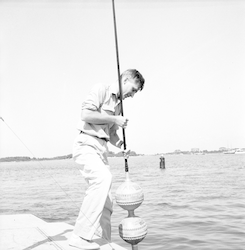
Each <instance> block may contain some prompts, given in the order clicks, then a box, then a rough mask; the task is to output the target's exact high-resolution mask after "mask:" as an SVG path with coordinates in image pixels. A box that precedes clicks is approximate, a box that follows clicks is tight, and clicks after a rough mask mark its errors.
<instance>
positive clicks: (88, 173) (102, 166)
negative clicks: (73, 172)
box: [73, 134, 113, 241]
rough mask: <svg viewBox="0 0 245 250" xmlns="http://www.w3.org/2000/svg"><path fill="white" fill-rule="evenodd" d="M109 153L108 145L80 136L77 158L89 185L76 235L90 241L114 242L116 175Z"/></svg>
mask: <svg viewBox="0 0 245 250" xmlns="http://www.w3.org/2000/svg"><path fill="white" fill-rule="evenodd" d="M107 150H108V149H107V145H106V141H104V140H101V139H98V138H96V137H91V136H88V135H86V134H80V135H79V136H78V137H77V138H76V140H75V143H74V148H73V158H74V160H75V162H76V163H78V164H79V166H80V169H81V173H82V175H83V177H84V178H85V180H86V182H87V183H88V188H87V190H86V193H85V197H84V200H83V203H82V206H81V209H80V212H79V215H78V218H77V220H76V224H75V227H74V233H75V234H76V235H78V236H80V237H82V238H84V239H87V240H91V239H92V238H93V236H94V235H98V236H99V237H103V238H104V239H106V240H108V241H111V214H112V211H113V208H112V206H113V202H112V196H111V184H112V175H111V172H110V166H109V164H108V161H107V157H106V153H107Z"/></svg>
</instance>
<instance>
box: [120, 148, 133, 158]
mask: <svg viewBox="0 0 245 250" xmlns="http://www.w3.org/2000/svg"><path fill="white" fill-rule="evenodd" d="M130 152H131V151H130V149H129V150H128V151H124V150H123V151H122V153H123V157H124V158H125V159H128V157H129V155H130Z"/></svg>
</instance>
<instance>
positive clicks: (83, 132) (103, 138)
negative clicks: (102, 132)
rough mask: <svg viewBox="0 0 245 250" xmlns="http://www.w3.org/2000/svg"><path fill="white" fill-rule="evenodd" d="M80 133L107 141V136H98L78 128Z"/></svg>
mask: <svg viewBox="0 0 245 250" xmlns="http://www.w3.org/2000/svg"><path fill="white" fill-rule="evenodd" d="M80 134H85V135H88V136H92V137H95V138H96V139H101V140H104V141H106V142H107V141H109V139H108V138H105V137H100V136H97V135H93V134H89V133H88V132H85V131H82V130H80Z"/></svg>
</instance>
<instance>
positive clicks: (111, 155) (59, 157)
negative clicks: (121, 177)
mask: <svg viewBox="0 0 245 250" xmlns="http://www.w3.org/2000/svg"><path fill="white" fill-rule="evenodd" d="M129 155H130V156H137V155H138V154H136V153H135V152H134V151H130V154H129ZM122 156H123V153H122V152H119V153H114V152H112V151H109V154H108V157H122ZM70 158H72V154H68V155H63V156H56V157H52V158H35V157H34V158H31V157H29V156H14V157H4V158H0V162H11V161H47V160H65V159H70Z"/></svg>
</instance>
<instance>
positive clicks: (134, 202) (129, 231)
mask: <svg viewBox="0 0 245 250" xmlns="http://www.w3.org/2000/svg"><path fill="white" fill-rule="evenodd" d="M143 200H144V194H143V191H142V189H141V187H140V186H139V185H138V184H136V183H134V182H132V181H131V180H130V179H129V175H128V172H126V180H125V181H124V183H122V184H121V185H120V186H119V187H118V189H117V191H116V202H117V204H118V205H119V206H120V207H122V208H123V209H125V210H127V211H128V217H126V218H125V219H123V220H122V221H121V223H120V225H119V235H120V237H121V238H122V239H123V240H125V241H126V242H128V243H129V244H131V245H132V249H134V250H136V249H138V248H137V244H138V243H139V242H141V241H142V240H143V239H144V238H145V236H146V235H147V225H146V223H145V221H144V220H143V219H141V218H140V217H138V216H135V214H134V210H135V209H136V208H138V207H139V206H140V205H141V203H142V202H143Z"/></svg>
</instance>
